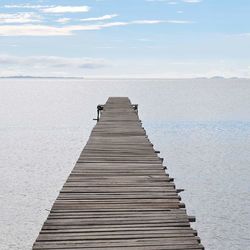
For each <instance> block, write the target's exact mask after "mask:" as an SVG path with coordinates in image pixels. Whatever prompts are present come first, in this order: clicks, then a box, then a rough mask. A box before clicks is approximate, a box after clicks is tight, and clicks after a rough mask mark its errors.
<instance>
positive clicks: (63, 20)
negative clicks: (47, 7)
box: [56, 17, 71, 24]
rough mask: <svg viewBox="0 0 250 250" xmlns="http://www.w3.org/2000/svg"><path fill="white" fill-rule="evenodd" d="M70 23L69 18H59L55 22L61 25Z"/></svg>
mask: <svg viewBox="0 0 250 250" xmlns="http://www.w3.org/2000/svg"><path fill="white" fill-rule="evenodd" d="M70 21H71V18H67V17H63V18H59V19H57V20H56V22H57V23H62V24H65V23H68V22H70Z"/></svg>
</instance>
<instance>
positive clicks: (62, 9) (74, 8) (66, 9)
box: [42, 6, 90, 13]
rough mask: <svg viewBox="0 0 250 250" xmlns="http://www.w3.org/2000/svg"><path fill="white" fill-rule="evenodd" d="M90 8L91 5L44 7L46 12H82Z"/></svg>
mask: <svg viewBox="0 0 250 250" xmlns="http://www.w3.org/2000/svg"><path fill="white" fill-rule="evenodd" d="M89 10H90V7H89V6H54V7H49V8H43V9H42V11H43V12H45V13H80V12H88V11H89Z"/></svg>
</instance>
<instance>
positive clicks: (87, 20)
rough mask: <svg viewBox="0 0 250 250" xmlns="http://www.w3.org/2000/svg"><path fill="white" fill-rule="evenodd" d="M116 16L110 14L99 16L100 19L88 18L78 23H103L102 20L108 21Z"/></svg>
mask: <svg viewBox="0 0 250 250" xmlns="http://www.w3.org/2000/svg"><path fill="white" fill-rule="evenodd" d="M117 16H118V15H117V14H112V15H104V16H100V17H90V18H84V19H80V21H86V22H89V21H104V20H109V19H112V18H114V17H117Z"/></svg>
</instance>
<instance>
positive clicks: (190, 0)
mask: <svg viewBox="0 0 250 250" xmlns="http://www.w3.org/2000/svg"><path fill="white" fill-rule="evenodd" d="M182 2H184V3H200V2H202V0H182Z"/></svg>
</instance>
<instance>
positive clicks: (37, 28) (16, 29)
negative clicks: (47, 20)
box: [0, 20, 192, 36]
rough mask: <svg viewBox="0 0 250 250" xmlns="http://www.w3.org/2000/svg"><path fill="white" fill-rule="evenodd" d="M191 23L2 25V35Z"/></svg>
mask: <svg viewBox="0 0 250 250" xmlns="http://www.w3.org/2000/svg"><path fill="white" fill-rule="evenodd" d="M160 23H169V24H190V23H192V22H190V21H186V20H135V21H130V22H109V23H104V24H88V25H66V26H62V27H55V26H49V25H33V24H24V25H0V36H69V35H73V34H74V32H75V31H87V30H101V29H104V28H110V27H119V26H128V25H134V24H138V25H147V24H150V25H151V24H160Z"/></svg>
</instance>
